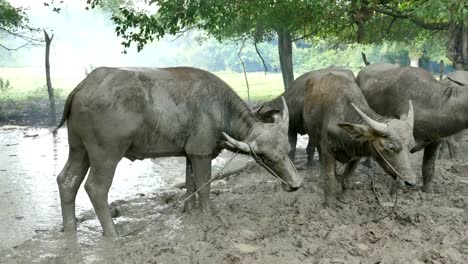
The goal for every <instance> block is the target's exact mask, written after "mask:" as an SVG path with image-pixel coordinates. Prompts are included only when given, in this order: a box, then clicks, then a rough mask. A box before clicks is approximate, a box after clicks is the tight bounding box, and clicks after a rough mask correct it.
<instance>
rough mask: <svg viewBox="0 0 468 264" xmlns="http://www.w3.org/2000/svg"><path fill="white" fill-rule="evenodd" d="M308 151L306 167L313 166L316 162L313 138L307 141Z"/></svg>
mask: <svg viewBox="0 0 468 264" xmlns="http://www.w3.org/2000/svg"><path fill="white" fill-rule="evenodd" d="M306 153H307V164H306V167H309V168H310V167H312V165H313V163H314V155H315V146H314V144H312V142H311V140H309V142H307V147H306Z"/></svg>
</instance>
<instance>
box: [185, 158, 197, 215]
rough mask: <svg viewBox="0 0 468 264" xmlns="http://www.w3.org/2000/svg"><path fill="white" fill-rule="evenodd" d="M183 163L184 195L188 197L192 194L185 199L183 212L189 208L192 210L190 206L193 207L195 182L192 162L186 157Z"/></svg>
mask: <svg viewBox="0 0 468 264" xmlns="http://www.w3.org/2000/svg"><path fill="white" fill-rule="evenodd" d="M185 164H186V165H185V188H186V194H185V197H189V196H190V195H192V197H190V198H189V199H188V200H186V201H185V203H184V212H189V211H190V210H192V208H194V207H195V195H193V193H194V192H195V182H194V176H193V168H192V163H191V162H190V159H189V158H187V159H186V163H185Z"/></svg>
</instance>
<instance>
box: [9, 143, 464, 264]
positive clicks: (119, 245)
mask: <svg viewBox="0 0 468 264" xmlns="http://www.w3.org/2000/svg"><path fill="white" fill-rule="evenodd" d="M298 151H299V154H300V155H301V157H300V158H301V159H303V160H305V152H304V150H303V149H300V150H298ZM411 159H412V163H413V167H414V168H415V170H416V168H418V169H417V171H418V174H419V175H420V170H419V168H420V164H421V163H420V162H421V154H416V155H413V156H412V157H411ZM467 172H468V163H460V162H458V163H455V162H452V161H447V160H440V161H438V166H437V168H436V177H435V184H434V193H432V194H427V193H423V192H421V191H420V190H400V191H399V192H398V205H397V208H396V209H395V211H394V212H393V213H391V214H390V215H389V216H388V217H387V218H385V219H383V220H380V221H376V222H374V221H372V219H375V217H378V216H381V215H384V214H386V213H387V212H390V210H392V206H393V199H394V196H391V195H390V194H389V189H390V188H389V187H390V185H391V179H390V177H388V176H387V175H385V174H384V173H383V171H382V170H381V169H380V168H378V167H375V166H374V167H372V168H367V167H364V166H360V167H359V171H358V173H357V175H356V177H353V179H352V181H351V182H352V184H351V188H350V189H349V190H348V191H347V192H346V193H345V194H344V195H343V197H341V202H340V203H339V204H338V207H337V208H336V209H325V208H323V207H322V206H321V202H322V196H323V193H322V181H321V179H320V177H319V175H318V168H313V169H310V170H304V171H301V174H302V175H303V176H304V178H305V185H304V187H303V188H302V189H300V190H298V191H296V192H293V193H287V192H283V191H282V189H281V187H280V186H279V183H278V182H276V181H275V179H274V178H273V177H272V176H269V175H268V174H267V173H266V172H265V171H264V170H263V169H261V168H259V167H254V168H251V169H249V171H246V172H244V173H242V174H240V175H238V176H234V177H232V178H230V179H228V180H224V181H219V182H217V183H215V184H214V185H213V188H212V189H213V191H212V196H211V202H212V209H213V214H212V215H202V214H200V213H197V212H193V213H191V214H184V213H181V212H180V208H174V207H173V205H174V204H176V203H177V201H180V200H181V199H182V197H183V194H184V192H183V190H180V189H177V188H173V189H169V190H166V191H163V192H158V193H150V194H145V195H143V194H141V195H139V196H136V197H134V198H132V199H128V200H125V201H116V202H114V203H113V204H112V207H113V212H114V216H116V218H115V219H116V223H117V226H118V229H119V232H120V234H123V236H122V237H121V238H119V239H116V240H107V239H104V238H102V237H101V236H100V230H101V229H100V226H99V223H98V222H97V220H96V216H95V214H94V212H87V213H85V214H83V215H80V216H79V217H80V220H81V223H80V227H79V230H78V233H77V235H76V236H66V235H64V234H63V233H61V232H60V231H59V230H58V229H59V227H51V228H53V230H48V231H44V232H40V233H38V234H37V235H36V236H35V237H34V238H33V239H32V240H30V241H27V242H25V243H23V244H21V245H19V246H17V247H15V248H13V249H10V250H7V251H3V252H0V262H1V263H19V262H21V263H94V262H105V263H227V264H233V263H288V264H293V263H468V228H467V226H468V173H467ZM372 179H374V184H372V182H373V181H372ZM419 186H421V182H420V183H419ZM374 189H375V192H374ZM376 194H378V195H379V199H380V200H381V204H382V206H381V205H380V204H378V203H377V201H376Z"/></svg>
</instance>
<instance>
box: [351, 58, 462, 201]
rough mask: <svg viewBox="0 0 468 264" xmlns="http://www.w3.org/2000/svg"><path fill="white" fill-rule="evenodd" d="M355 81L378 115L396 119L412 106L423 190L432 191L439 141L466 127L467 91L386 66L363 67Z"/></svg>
mask: <svg viewBox="0 0 468 264" xmlns="http://www.w3.org/2000/svg"><path fill="white" fill-rule="evenodd" d="M357 82H358V84H359V86H360V87H361V89H362V91H363V93H364V96H365V97H366V99H367V102H368V103H369V105H370V107H371V108H372V109H373V110H374V111H376V112H377V113H379V114H381V115H388V116H393V117H399V116H401V115H402V114H404V113H406V111H408V107H409V106H408V102H409V100H411V101H412V102H413V104H414V113H415V114H414V115H415V120H414V131H413V133H414V137H415V139H416V143H417V144H416V147H415V148H413V149H412V150H411V152H416V151H419V150H421V149H424V157H423V164H422V175H423V191H426V192H429V191H431V189H432V178H433V175H434V166H435V160H436V159H437V149H438V147H439V145H440V140H441V138H444V137H447V136H450V135H453V134H455V133H457V132H460V131H461V130H463V129H465V128H467V127H468V89H464V88H463V87H456V86H444V85H443V84H441V83H440V82H438V81H437V80H436V79H435V78H434V76H432V74H430V73H429V72H427V71H425V70H423V69H420V68H414V67H399V66H396V65H391V64H390V65H389V64H387V63H378V64H372V65H369V66H366V67H364V68H363V69H362V70H361V71H360V72H359V74H358V76H357Z"/></svg>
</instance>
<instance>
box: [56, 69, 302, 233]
mask: <svg viewBox="0 0 468 264" xmlns="http://www.w3.org/2000/svg"><path fill="white" fill-rule="evenodd" d="M66 120H67V121H68V122H67V127H68V141H69V146H70V149H69V157H68V161H67V163H66V164H65V167H64V168H63V170H62V172H61V173H60V174H59V175H58V177H57V182H58V186H59V191H60V200H61V207H62V216H63V225H64V231H74V230H76V218H75V197H76V193H77V191H78V188H79V186H80V185H81V183H82V181H83V179H84V177H85V175H86V172H87V171H88V169H89V175H88V178H87V180H86V183H85V190H86V192H87V193H88V196H89V198H90V200H91V202H92V204H93V207H94V210H95V212H96V214H97V217H98V219H99V221H100V223H101V226H102V229H103V233H104V235H106V236H116V235H117V231H116V229H115V226H114V223H113V221H112V217H111V213H110V210H109V207H108V201H107V199H108V197H107V195H108V191H109V188H110V186H111V184H112V179H113V177H114V172H115V169H116V166H117V164H118V163H119V161H120V160H121V159H122V158H123V157H126V158H128V159H130V160H135V159H145V158H158V157H170V156H184V157H186V158H187V162H186V164H187V165H186V186H187V195H190V194H192V193H194V192H195V191H196V190H197V189H199V188H201V189H200V190H199V191H198V197H199V199H198V200H199V206H200V209H201V210H202V211H204V212H206V211H209V194H210V185H209V184H208V185H206V186H205V187H203V188H202V186H203V185H204V184H205V183H206V182H207V181H208V180H210V177H211V160H212V159H213V158H215V157H216V156H217V155H218V154H219V153H220V152H221V150H222V149H223V148H226V149H229V150H231V151H235V152H237V151H240V152H241V153H243V154H249V153H250V154H252V153H253V152H254V153H253V155H254V156H255V157H256V160H257V162H259V163H260V164H261V165H262V166H264V167H266V168H267V169H268V170H269V171H270V172H271V173H272V174H274V175H275V176H277V177H279V178H280V179H281V181H282V182H283V187H284V189H285V190H287V191H294V190H296V189H298V188H299V187H301V185H302V178H301V177H300V175H299V174H298V173H297V171H296V169H295V167H294V165H293V164H292V162H291V160H290V159H289V158H288V156H287V154H288V151H289V144H288V140H287V132H288V124H289V121H288V110H287V106H285V111H284V114H283V116H282V117H281V118H278V120H279V121H278V122H276V123H272V124H265V123H262V122H260V121H259V120H258V119H257V118H256V117H255V116H254V115H253V114H252V112H251V111H250V109H249V108H248V106H247V105H246V104H245V103H244V102H243V101H242V99H241V98H239V96H237V95H236V93H235V92H234V91H233V90H232V89H231V88H230V87H229V86H228V85H227V84H226V83H225V82H223V81H222V80H221V79H219V78H218V77H216V76H215V75H213V74H211V73H209V72H206V71H203V70H199V69H195V68H185V67H180V68H161V69H157V68H107V67H103V68H98V69H96V70H94V71H92V72H91V73H90V74H89V75H88V76H87V77H86V78H85V79H84V80H83V81H82V82H81V83H80V84H79V85H78V86H77V87H76V88H75V89H74V90H73V91H72V92H71V94H70V95H69V96H68V98H67V101H66V104H65V109H64V114H63V118H62V120H61V122H60V124H59V126H58V127H60V126H61V125H63V124H64V122H65V121H66ZM195 202H196V201H195V197H194V196H193V197H192V198H190V199H189V200H188V201H186V203H185V205H184V208H185V210H190V209H191V208H192V207H194V205H195Z"/></svg>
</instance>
